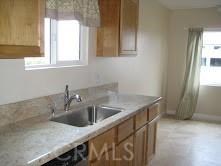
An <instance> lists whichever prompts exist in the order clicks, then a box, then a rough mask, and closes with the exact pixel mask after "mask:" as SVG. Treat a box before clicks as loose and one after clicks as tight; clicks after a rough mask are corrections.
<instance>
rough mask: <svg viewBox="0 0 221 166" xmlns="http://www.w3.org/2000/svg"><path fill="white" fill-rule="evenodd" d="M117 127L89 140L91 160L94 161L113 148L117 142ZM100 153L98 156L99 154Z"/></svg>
mask: <svg viewBox="0 0 221 166" xmlns="http://www.w3.org/2000/svg"><path fill="white" fill-rule="evenodd" d="M115 138H116V130H115V128H113V129H111V130H109V131H107V132H105V133H103V134H101V135H99V136H97V137H95V138H93V139H92V140H90V141H89V160H90V161H93V160H95V159H96V158H98V157H101V156H102V155H103V154H104V153H106V152H107V151H108V150H110V149H111V148H112V146H113V145H114V143H115ZM97 155H98V156H97Z"/></svg>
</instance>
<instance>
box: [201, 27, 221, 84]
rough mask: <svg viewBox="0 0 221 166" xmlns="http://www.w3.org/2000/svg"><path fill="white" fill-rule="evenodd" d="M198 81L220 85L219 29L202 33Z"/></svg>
mask: <svg viewBox="0 0 221 166" xmlns="http://www.w3.org/2000/svg"><path fill="white" fill-rule="evenodd" d="M200 83H201V84H203V85H221V30H220V31H206V32H204V34H203V49H202V59H201V76H200Z"/></svg>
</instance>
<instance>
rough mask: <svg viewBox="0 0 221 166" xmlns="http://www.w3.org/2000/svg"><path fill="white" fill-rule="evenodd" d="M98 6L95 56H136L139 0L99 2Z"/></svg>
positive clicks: (103, 0) (107, 0)
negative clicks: (99, 17) (98, 22)
mask: <svg viewBox="0 0 221 166" xmlns="http://www.w3.org/2000/svg"><path fill="white" fill-rule="evenodd" d="M99 5H100V12H101V27H100V28H98V30H97V56H100V57H115V56H116V57H118V56H131V55H136V54H137V27H138V12H139V0H99Z"/></svg>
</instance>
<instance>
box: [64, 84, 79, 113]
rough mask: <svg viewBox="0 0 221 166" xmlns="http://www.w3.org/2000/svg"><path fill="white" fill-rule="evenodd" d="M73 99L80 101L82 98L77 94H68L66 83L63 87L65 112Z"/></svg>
mask: <svg viewBox="0 0 221 166" xmlns="http://www.w3.org/2000/svg"><path fill="white" fill-rule="evenodd" d="M73 100H76V101H77V102H82V98H81V96H80V95H78V94H74V95H73V96H71V97H70V96H69V89H68V85H66V88H65V94H64V110H65V111H66V112H67V111H69V109H70V105H71V102H72V101H73Z"/></svg>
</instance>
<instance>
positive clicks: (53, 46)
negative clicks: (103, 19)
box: [25, 19, 89, 70]
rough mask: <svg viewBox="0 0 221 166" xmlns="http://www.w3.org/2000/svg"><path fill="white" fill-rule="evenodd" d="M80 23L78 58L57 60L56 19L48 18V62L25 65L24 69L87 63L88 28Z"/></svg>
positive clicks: (72, 65)
mask: <svg viewBox="0 0 221 166" xmlns="http://www.w3.org/2000/svg"><path fill="white" fill-rule="evenodd" d="M79 25H80V35H79V38H80V40H79V41H80V44H79V47H80V48H79V60H73V61H58V55H57V49H58V47H57V38H58V34H57V21H56V20H53V19H50V32H51V33H50V64H44V65H25V70H38V69H50V68H63V67H76V66H85V65H88V45H89V28H88V27H85V26H82V25H81V24H79Z"/></svg>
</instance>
